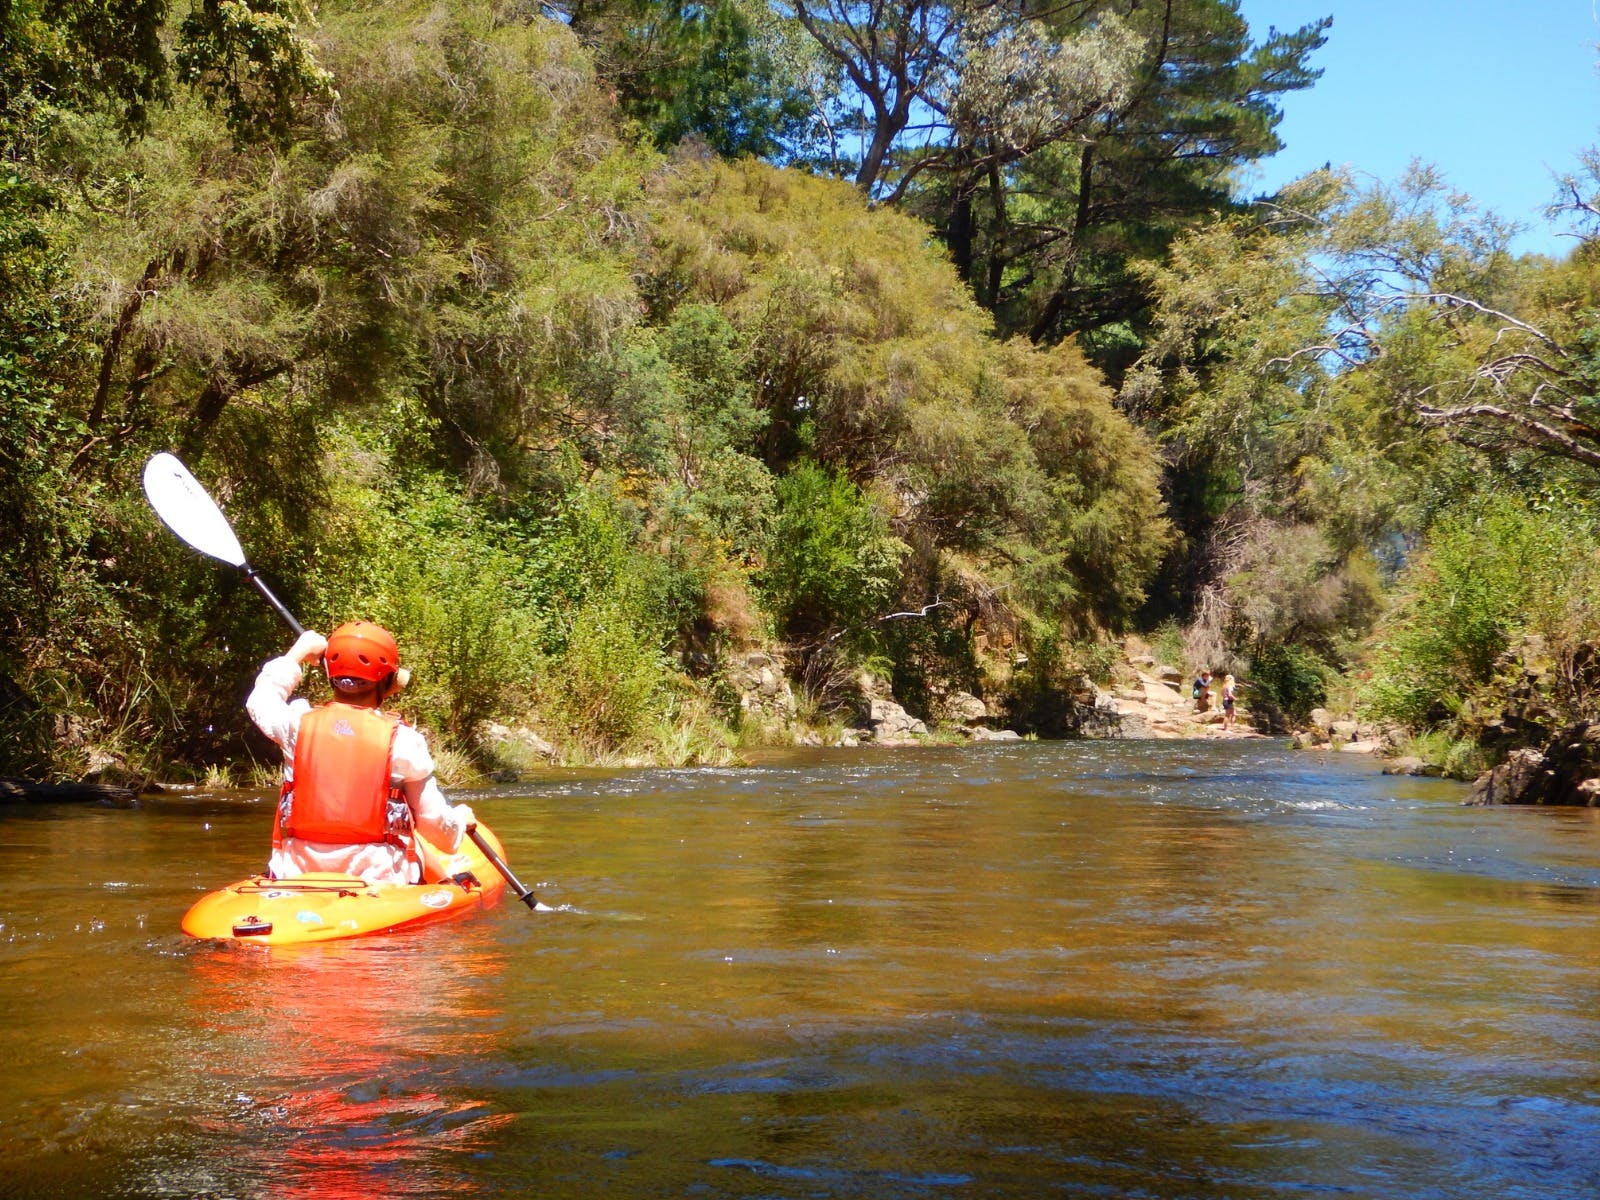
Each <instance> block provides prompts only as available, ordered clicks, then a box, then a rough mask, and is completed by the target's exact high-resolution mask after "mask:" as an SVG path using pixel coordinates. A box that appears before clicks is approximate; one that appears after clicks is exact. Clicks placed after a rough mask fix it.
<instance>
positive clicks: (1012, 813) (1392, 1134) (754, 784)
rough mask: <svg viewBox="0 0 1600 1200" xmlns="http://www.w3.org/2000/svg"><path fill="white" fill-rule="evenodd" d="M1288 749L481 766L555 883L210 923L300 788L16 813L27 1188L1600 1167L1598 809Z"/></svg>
mask: <svg viewBox="0 0 1600 1200" xmlns="http://www.w3.org/2000/svg"><path fill="white" fill-rule="evenodd" d="M1460 796H1461V790H1460V788H1459V787H1458V786H1457V785H1453V784H1448V783H1443V782H1437V781H1426V780H1410V779H1397V778H1390V777H1385V776H1382V775H1380V774H1378V773H1377V770H1376V768H1375V766H1374V765H1373V764H1372V763H1371V761H1370V760H1365V759H1361V760H1355V761H1352V760H1350V759H1347V758H1341V757H1340V756H1322V757H1319V756H1314V755H1311V754H1306V753H1298V754H1296V753H1291V752H1289V751H1286V750H1283V749H1281V748H1280V747H1278V746H1276V745H1274V744H1269V743H1260V742H1256V743H1222V742H1199V743H1182V742H1178V743H1173V742H1167V743H1139V742H1123V743H1055V744H1050V743H1042V744H1024V745H1011V746H1005V745H999V746H975V747H970V748H961V749H948V750H902V751H892V752H873V751H848V752H804V753H801V752H795V753H785V754H774V755H772V756H770V758H769V759H768V760H765V763H764V765H762V766H759V767H756V768H751V769H745V770H687V771H647V772H629V773H615V774H564V775H560V776H556V777H553V778H552V780H551V781H548V782H547V783H545V784H542V785H540V786H538V787H532V788H522V789H497V790H492V791H487V792H481V793H474V794H472V795H471V796H470V797H469V798H470V800H471V803H472V804H473V807H474V808H475V809H476V810H477V811H478V812H479V813H480V814H481V815H482V816H483V817H484V819H485V820H486V821H488V822H490V823H491V824H492V825H493V826H494V828H495V829H496V831H497V832H498V833H500V834H501V836H502V838H503V839H504V841H505V842H506V845H507V847H508V848H509V851H510V854H511V858H512V864H513V866H514V867H515V868H516V869H517V871H518V873H519V874H520V875H521V876H522V877H523V879H524V880H525V881H526V882H528V883H530V884H533V885H534V886H535V889H536V890H537V891H538V892H539V893H540V895H541V897H542V898H543V899H545V900H546V901H547V902H549V903H552V904H556V905H560V906H565V907H564V908H563V910H562V911H558V912H556V913H550V914H531V913H529V912H528V911H527V910H526V909H525V908H523V907H522V906H521V905H518V904H515V903H514V902H513V903H505V904H502V905H501V906H500V907H499V908H497V909H495V910H493V911H492V912H490V913H488V914H485V915H482V916H479V917H477V918H474V919H471V920H469V921H465V922H462V923H460V924H456V925H450V926H444V927H436V928H434V929H431V930H425V931H422V932H419V933H416V934H412V935H409V936H403V937H397V938H393V939H375V940H369V941H365V942H361V941H357V942H351V943H337V944H331V945H323V946H311V947H307V948H303V949H299V950H293V951H283V950H267V949H265V948H262V947H254V948H228V947H222V946H218V945H213V944H207V943H199V942H195V941H192V940H190V939H187V938H185V937H183V935H181V934H180V933H179V932H178V920H179V917H180V916H181V915H182V913H183V911H184V909H185V908H186V907H187V906H188V904H189V903H191V902H192V901H193V900H194V899H195V898H196V897H197V896H198V895H199V894H200V893H201V892H203V891H206V890H208V889H210V888H212V887H215V886H218V885H219V884H221V883H223V882H226V881H229V880H232V879H235V878H238V877H241V876H243V875H245V874H248V873H249V872H250V871H252V870H253V869H255V868H256V867H257V865H258V864H259V862H260V861H261V859H262V858H263V857H264V853H265V844H266V838H267V831H268V826H269V823H270V815H269V805H268V802H267V800H266V798H265V797H259V796H249V795H240V794H233V795H226V796H205V795H188V796H170V797H163V798H160V799H158V800H155V801H147V802H144V803H141V805H140V806H138V807H136V808H131V809H111V808H96V807H82V806H70V807H69V806H60V807H49V806H46V807H20V806H12V807H9V808H3V809H0V832H3V834H4V836H3V837H0V872H3V874H0V878H3V879H4V880H5V890H4V893H3V895H0V1021H3V1028H4V1030H5V1037H6V1059H7V1062H8V1065H9V1066H10V1068H11V1069H10V1070H9V1071H8V1083H9V1086H8V1087H7V1088H5V1089H4V1090H3V1091H0V1196H5V1197H13V1196H15V1197H29V1198H42V1197H57V1196H59V1197H79V1196H129V1197H249V1198H257V1197H260V1198H266V1197H271V1198H274V1200H276V1198H279V1197H290V1198H292V1197H318V1198H331V1200H341V1198H345V1197H350V1198H354V1197H366V1196H402V1197H410V1196H415V1197H434V1196H508V1197H512V1196H533V1195H540V1196H546V1197H588V1196H598V1195H615V1196H625V1197H636V1196H637V1197H680V1196H691V1197H733V1196H737V1197H871V1198H874V1200H876V1198H880V1197H883V1198H895V1197H984V1198H987V1197H1037V1196H1050V1195H1060V1196H1070V1197H1157V1198H1175V1197H1194V1198H1196V1200H1223V1198H1226V1200H1254V1198H1257V1197H1262V1198H1265V1197H1311V1196H1316V1197H1321V1196H1327V1195H1334V1196H1347V1197H1373V1198H1382V1200H1412V1198H1417V1200H1421V1198H1453V1197H1474V1198H1478V1197H1487V1196H1492V1197H1499V1198H1511V1200H1516V1198H1521V1200H1533V1198H1541V1200H1542V1198H1549V1200H1572V1198H1575V1197H1588V1196H1594V1195H1597V1194H1600V821H1597V818H1596V815H1595V814H1594V813H1591V812H1587V811H1570V810H1569V811H1555V810H1484V809H1466V808H1462V807H1460V805H1459V800H1460Z"/></svg>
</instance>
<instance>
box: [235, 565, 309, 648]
mask: <svg viewBox="0 0 1600 1200" xmlns="http://www.w3.org/2000/svg"><path fill="white" fill-rule="evenodd" d="M244 577H245V578H246V579H248V580H249V581H250V582H251V583H253V584H255V585H256V591H258V592H260V593H261V594H262V595H263V596H265V597H266V598H267V603H268V604H270V605H272V607H273V608H275V609H277V611H278V615H279V616H280V617H282V618H283V619H284V620H285V621H287V622H288V623H289V628H290V629H292V630H294V635H295V637H299V636H300V635H301V634H302V633H304V632H305V631H306V627H305V626H304V625H302V624H300V622H299V621H296V620H295V619H294V614H293V613H292V612H290V611H289V610H288V608H287V607H286V606H285V605H284V603H283V601H282V600H279V599H278V598H277V597H276V596H275V595H273V594H272V589H271V588H269V587H268V586H267V581H266V580H265V579H263V578H261V572H260V571H257V570H256V569H255V568H254V567H252V566H251V565H250V564H249V563H245V565H244Z"/></svg>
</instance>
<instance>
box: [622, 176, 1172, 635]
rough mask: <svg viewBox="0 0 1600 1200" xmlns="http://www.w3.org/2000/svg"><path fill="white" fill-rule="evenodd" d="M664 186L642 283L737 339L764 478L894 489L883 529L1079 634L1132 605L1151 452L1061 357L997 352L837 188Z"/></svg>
mask: <svg viewBox="0 0 1600 1200" xmlns="http://www.w3.org/2000/svg"><path fill="white" fill-rule="evenodd" d="M662 186H663V189H664V191H665V193H666V195H665V200H664V202H663V208H662V212H661V220H660V228H659V231H658V234H657V237H656V240H655V244H654V247H653V255H652V261H651V265H652V273H651V278H650V280H649V282H648V284H647V288H648V293H649V294H650V295H651V296H652V298H653V300H654V305H655V308H656V310H657V311H658V313H660V314H668V313H671V312H672V311H674V310H675V309H676V308H677V307H679V306H681V305H683V304H686V303H694V302H699V303H715V304H716V305H717V306H718V307H719V309H720V310H721V311H722V313H723V314H724V316H725V317H726V319H727V320H728V321H729V322H730V323H731V324H732V325H733V326H734V327H735V328H736V329H737V330H738V331H739V334H740V338H741V344H742V345H743V346H747V347H748V348H749V357H748V361H747V366H746V370H747V372H748V373H749V376H750V377H751V378H753V379H754V380H756V381H757V383H756V389H755V391H754V393H753V397H752V398H753V402H754V403H755V404H756V405H757V406H758V407H759V408H761V409H762V410H763V411H764V412H766V413H767V414H768V415H769V418H770V419H769V422H768V424H767V426H766V428H765V430H764V433H763V444H762V446H761V452H762V454H763V456H764V458H765V460H766V462H767V464H768V466H769V467H770V468H771V469H772V470H773V471H774V472H775V473H776V474H778V475H780V476H782V475H783V473H784V472H786V471H788V470H789V469H791V467H792V466H793V465H794V464H796V463H797V462H800V461H804V460H807V459H809V460H813V461H815V462H817V463H820V464H822V465H824V466H827V467H829V468H832V469H834V470H835V471H837V472H840V473H842V474H843V475H844V476H846V477H847V478H849V479H851V480H852V481H855V482H856V483H858V484H859V485H861V486H862V487H863V488H866V489H871V488H876V489H877V492H878V494H879V495H882V496H884V497H889V496H892V497H893V498H894V501H893V507H892V508H889V509H887V510H886V511H887V514H888V516H889V517H890V518H891V519H892V521H893V522H894V528H895V532H896V533H897V534H899V535H900V536H902V538H903V540H905V541H906V542H907V543H908V544H916V545H919V546H920V545H924V544H925V545H928V546H929V547H930V548H931V549H932V550H933V552H934V554H935V556H936V557H937V556H938V555H941V554H942V555H945V556H947V557H949V558H950V559H951V561H952V562H953V561H954V560H955V558H956V557H959V558H960V559H961V561H962V562H963V563H964V564H965V565H966V569H967V570H969V571H973V572H975V573H977V574H979V575H981V576H985V577H987V580H988V583H989V587H988V589H987V590H988V591H989V592H991V593H992V592H998V591H1003V592H1004V594H1005V596H1006V597H1007V602H1015V603H1016V604H1018V605H1019V606H1022V607H1025V608H1028V609H1035V608H1036V609H1038V610H1040V611H1041V612H1044V613H1047V614H1050V615H1051V616H1052V617H1064V618H1066V619H1068V620H1069V621H1070V622H1074V623H1078V624H1085V623H1088V622H1091V621H1093V620H1096V619H1098V620H1103V621H1107V622H1116V621H1120V620H1125V619H1126V618H1127V616H1128V614H1129V613H1131V612H1132V611H1133V610H1134V609H1135V608H1136V607H1137V606H1138V604H1139V602H1140V601H1141V599H1142V597H1143V586H1144V584H1145V582H1146V581H1147V580H1148V578H1149V575H1150V573H1151V571H1152V570H1153V569H1154V566H1155V564H1156V563H1157V562H1158V561H1159V559H1160V556H1161V554H1162V552H1163V551H1164V549H1165V547H1166V545H1167V541H1168V538H1169V536H1170V531H1169V529H1168V527H1167V525H1166V523H1165V521H1164V520H1163V519H1162V512H1161V510H1162V502H1161V498H1160V492H1159V481H1158V474H1157V467H1156V461H1155V455H1154V449H1153V447H1152V446H1151V445H1150V443H1149V442H1148V441H1147V440H1146V439H1145V438H1144V437H1143V436H1142V435H1140V434H1139V433H1137V432H1136V431H1135V430H1133V429H1132V428H1131V427H1130V426H1129V425H1128V423H1127V422H1126V420H1125V419H1124V418H1122V417H1121V416H1120V415H1119V414H1118V413H1117V412H1116V411H1115V409H1114V408H1113V406H1112V404H1111V397H1110V396H1109V394H1108V393H1107V392H1106V390H1105V389H1104V387H1103V385H1102V383H1101V382H1100V380H1099V378H1098V375H1097V374H1096V372H1094V370H1093V369H1092V368H1090V367H1089V366H1088V364H1087V363H1086V362H1085V361H1084V360H1083V358H1082V356H1081V355H1080V354H1078V353H1077V351H1076V350H1074V349H1073V348H1071V347H1068V346H1063V347H1058V348H1056V349H1054V350H1050V351H1040V350H1038V349H1036V348H1034V347H1031V346H1029V345H1027V344H1026V343H1023V342H1020V341H1016V342H1010V343H996V342H995V341H994V339H993V337H992V329H991V328H990V327H989V324H988V322H987V320H986V319H985V318H984V316H983V315H982V314H981V313H980V312H979V311H978V310H977V309H976V308H975V307H974V306H973V305H972V302H971V299H970V296H969V295H967V294H966V293H965V291H964V290H963V289H962V288H961V286H960V285H959V282H958V281H957V279H956V278H955V276H954V274H953V273H952V272H951V270H950V267H949V264H948V263H946V262H944V261H943V260H942V259H941V258H940V257H939V256H938V255H936V254H933V253H931V252H930V249H929V246H928V231H927V229H926V228H925V227H923V226H921V225H919V224H918V223H916V222H914V221H911V220H908V219H906V218H904V217H902V216H898V215H896V214H893V213H888V212H881V211H880V212H870V211H868V210H866V209H865V208H863V207H862V205H861V203H860V199H859V196H858V195H857V194H856V193H855V192H854V191H852V190H851V189H849V188H847V187H844V186H842V185H840V184H837V183H831V182H829V181H826V180H818V179H811V178H807V177H804V176H801V175H798V174H796V173H794V172H782V171H777V170H774V169H772V168H770V167H764V166H761V165H759V164H754V163H744V164H740V165H738V166H736V167H730V166H724V165H716V164H712V165H709V166H706V165H701V164H696V163H687V162H685V163H679V164H677V165H676V167H675V168H674V172H673V174H672V175H670V176H669V177H667V178H666V179H665V180H664V181H663V185H662ZM769 567H770V564H769ZM935 574H937V575H941V576H943V575H948V574H950V572H949V571H947V570H946V571H936V572H935ZM968 590H969V593H970V594H971V595H974V596H975V595H977V594H978V593H979V591H981V590H983V589H978V590H973V589H968ZM933 598H934V597H933V596H932V595H923V594H921V593H920V592H918V591H917V590H916V589H914V588H913V589H912V590H911V591H910V592H909V593H908V596H907V600H908V602H909V601H910V600H913V599H914V600H915V601H916V604H917V606H918V607H920V605H921V604H923V603H927V602H928V601H930V600H932V599H933ZM840 599H841V600H842V599H843V597H841V598H840ZM813 607H815V606H813ZM814 615H821V614H820V613H817V614H814ZM834 623H835V624H850V623H851V621H850V620H849V619H846V618H844V617H839V618H837V619H836V620H835V621H834Z"/></svg>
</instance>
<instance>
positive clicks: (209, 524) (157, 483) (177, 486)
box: [144, 451, 306, 637]
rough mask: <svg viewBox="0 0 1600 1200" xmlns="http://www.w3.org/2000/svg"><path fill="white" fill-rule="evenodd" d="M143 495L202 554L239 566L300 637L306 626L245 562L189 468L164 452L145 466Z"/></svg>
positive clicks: (229, 528)
mask: <svg viewBox="0 0 1600 1200" xmlns="http://www.w3.org/2000/svg"><path fill="white" fill-rule="evenodd" d="M144 494H145V495H146V496H147V497H148V498H149V500H150V507H151V508H153V509H155V510H156V516H158V517H160V518H161V519H162V520H163V521H165V522H166V523H167V528H168V529H170V530H172V532H173V533H175V534H177V535H178V536H179V537H180V538H182V539H183V540H184V541H185V542H188V543H189V545H191V546H193V547H194V548H195V549H196V550H198V551H200V553H201V554H208V555H210V556H211V557H212V558H216V559H221V560H222V561H223V562H225V563H227V564H228V565H229V566H230V567H238V568H239V569H240V570H241V571H243V572H244V576H245V578H246V579H248V580H249V581H250V582H251V583H253V584H255V586H256V590H257V591H258V592H260V593H261V594H262V595H263V596H265V597H266V598H267V603H268V604H270V605H272V607H273V608H275V609H277V611H278V615H279V616H280V617H282V618H283V619H284V620H285V621H287V622H288V623H289V628H290V629H292V630H294V632H295V636H296V637H299V636H300V635H301V634H302V633H304V632H305V631H306V629H305V626H304V625H302V624H300V622H299V621H296V620H295V619H294V614H293V613H291V612H290V611H289V610H288V609H287V608H285V607H284V604H283V601H282V600H279V599H278V598H277V597H276V596H274V595H273V594H272V589H271V588H269V587H268V586H267V581H266V580H264V579H262V578H261V575H260V573H259V572H258V571H257V570H256V569H255V568H254V567H252V566H251V565H250V564H249V563H248V562H246V561H245V557H244V550H243V549H242V548H241V547H240V545H239V539H238V538H237V537H235V536H234V534H233V526H231V525H229V524H228V518H227V517H225V516H223V515H222V510H221V509H220V508H218V507H217V502H216V501H215V500H213V499H212V498H211V495H210V493H208V492H207V491H206V490H205V488H203V487H201V486H200V481H199V480H197V479H196V478H195V477H194V476H193V475H191V474H189V468H188V467H186V466H184V465H183V464H182V463H181V462H179V461H178V459H177V457H176V456H175V455H171V454H168V453H166V452H165V451H163V452H162V453H160V454H157V455H154V456H152V457H151V459H150V461H149V462H147V463H145V465H144Z"/></svg>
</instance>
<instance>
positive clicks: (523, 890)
mask: <svg viewBox="0 0 1600 1200" xmlns="http://www.w3.org/2000/svg"><path fill="white" fill-rule="evenodd" d="M467 836H468V837H469V838H471V839H472V841H473V844H474V845H476V846H477V847H478V849H479V850H482V851H483V856H484V857H485V858H487V859H488V860H489V861H490V862H491V863H493V864H494V869H495V870H496V871H499V872H500V874H501V875H503V876H505V881H506V882H507V883H509V884H510V885H511V886H512V887H514V888H515V889H516V890H517V899H518V900H521V901H522V902H523V903H524V904H526V905H527V906H528V907H529V908H537V907H538V906H539V897H537V896H535V895H534V894H533V892H532V891H531V890H530V889H528V888H527V887H525V886H524V885H523V883H522V880H520V879H518V878H517V877H516V876H515V875H513V874H512V873H511V868H510V867H509V866H507V865H506V860H505V859H503V858H501V857H500V856H499V855H498V854H496V853H495V852H494V847H493V846H491V845H490V844H489V839H488V838H486V837H484V836H483V834H481V833H479V832H478V827H477V826H476V825H468V826H467Z"/></svg>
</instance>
